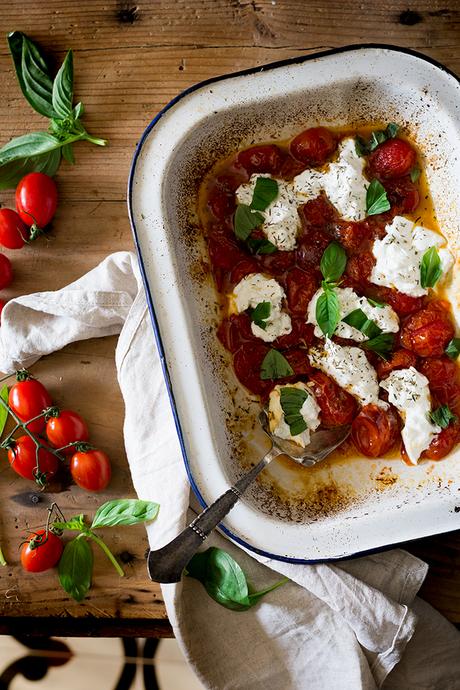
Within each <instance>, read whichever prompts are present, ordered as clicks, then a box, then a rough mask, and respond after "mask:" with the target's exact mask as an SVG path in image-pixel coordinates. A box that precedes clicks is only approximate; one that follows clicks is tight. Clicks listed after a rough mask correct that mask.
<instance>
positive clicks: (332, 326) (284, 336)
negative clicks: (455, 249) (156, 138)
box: [199, 123, 460, 465]
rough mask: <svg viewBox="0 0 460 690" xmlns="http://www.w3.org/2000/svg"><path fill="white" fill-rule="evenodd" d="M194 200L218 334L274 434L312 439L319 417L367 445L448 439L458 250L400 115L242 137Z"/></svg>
mask: <svg viewBox="0 0 460 690" xmlns="http://www.w3.org/2000/svg"><path fill="white" fill-rule="evenodd" d="M199 213H200V221H201V224H202V227H203V231H204V233H205V236H206V240H207V246H208V253H209V262H210V265H211V270H212V273H213V277H214V280H215V285H216V288H217V290H218V292H219V295H220V297H221V303H222V320H221V323H220V326H219V328H218V333H217V335H218V337H219V339H220V341H221V343H222V345H223V346H224V347H225V348H226V349H227V350H228V351H229V352H230V353H231V354H232V357H233V367H234V371H235V374H236V376H237V378H238V380H239V381H240V383H241V384H242V385H243V386H244V387H245V388H246V389H248V390H249V391H250V392H251V393H252V394H255V395H257V396H259V397H260V401H261V404H264V405H266V406H267V408H268V414H269V422H270V429H271V431H272V432H273V433H274V434H276V435H278V436H280V437H281V438H285V439H289V440H291V441H293V442H295V443H297V444H299V445H300V446H306V445H308V442H309V437H310V433H311V432H312V431H314V430H315V429H317V428H318V427H320V426H322V427H333V426H339V425H344V424H352V432H351V439H352V442H353V444H354V446H355V447H356V450H357V451H358V453H359V454H361V455H364V456H367V457H371V458H377V457H382V456H384V455H386V454H387V453H395V452H399V453H400V455H401V457H402V459H403V460H404V461H405V462H407V463H408V464H412V465H416V464H417V463H418V462H420V461H423V460H424V459H431V460H440V459H442V458H444V457H445V456H446V455H448V454H449V453H450V452H451V451H452V449H453V448H454V447H455V446H456V444H457V443H458V442H459V441H460V421H459V420H460V375H459V368H458V364H457V361H456V360H457V357H458V354H459V352H460V339H459V338H456V333H455V325H454V319H453V315H452V309H451V305H450V303H449V302H448V300H447V299H446V298H445V287H446V285H448V283H449V280H450V279H451V274H452V268H453V265H454V258H453V256H452V253H451V252H450V250H449V247H448V246H447V242H446V240H445V238H444V237H443V236H442V234H441V233H440V231H439V228H438V225H437V221H436V218H435V215H434V211H433V207H432V204H431V200H430V196H429V193H428V189H427V185H426V179H425V175H424V172H423V162H422V159H421V157H420V155H419V154H418V152H417V149H416V148H415V146H414V144H413V143H411V141H410V140H408V139H407V137H405V136H404V135H403V133H402V132H401V131H400V129H399V128H398V126H397V125H396V124H394V123H390V124H387V125H386V126H370V125H369V126H367V127H361V128H359V129H357V130H352V129H349V128H348V129H342V130H335V129H334V130H333V129H328V128H325V127H313V128H309V129H306V130H304V131H302V132H300V133H299V134H297V135H296V136H295V137H294V138H293V139H291V140H289V141H277V142H270V143H261V144H260V145H255V146H251V147H250V148H247V149H245V150H241V151H238V152H236V153H234V154H233V155H232V156H230V157H228V158H226V159H225V160H222V161H220V162H218V163H217V165H216V166H214V168H213V170H212V171H211V172H210V173H209V175H208V176H207V177H206V179H205V180H204V181H203V184H202V186H201V190H200V198H199Z"/></svg>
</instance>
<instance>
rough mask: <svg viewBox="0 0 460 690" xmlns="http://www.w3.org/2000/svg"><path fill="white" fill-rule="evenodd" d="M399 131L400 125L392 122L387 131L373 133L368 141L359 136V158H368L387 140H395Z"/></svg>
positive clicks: (357, 144)
mask: <svg viewBox="0 0 460 690" xmlns="http://www.w3.org/2000/svg"><path fill="white" fill-rule="evenodd" d="M398 131H399V127H398V125H396V124H395V123H394V122H390V123H389V124H388V125H387V127H386V129H377V130H374V131H373V132H372V133H371V136H370V138H369V139H368V140H366V139H363V138H362V137H360V136H357V137H356V139H355V148H356V153H357V154H358V156H367V155H369V153H372V151H374V150H375V149H376V148H377V146H378V145H379V144H382V143H383V142H384V141H386V140H387V139H394V138H395V136H396V135H397V133H398Z"/></svg>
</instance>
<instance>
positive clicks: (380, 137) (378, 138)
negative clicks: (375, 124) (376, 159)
mask: <svg viewBox="0 0 460 690" xmlns="http://www.w3.org/2000/svg"><path fill="white" fill-rule="evenodd" d="M386 140H387V135H386V134H385V132H380V131H378V130H376V131H375V132H372V134H371V140H370V142H369V150H370V151H374V150H375V149H376V148H377V146H378V145H379V144H383V142H384V141H386Z"/></svg>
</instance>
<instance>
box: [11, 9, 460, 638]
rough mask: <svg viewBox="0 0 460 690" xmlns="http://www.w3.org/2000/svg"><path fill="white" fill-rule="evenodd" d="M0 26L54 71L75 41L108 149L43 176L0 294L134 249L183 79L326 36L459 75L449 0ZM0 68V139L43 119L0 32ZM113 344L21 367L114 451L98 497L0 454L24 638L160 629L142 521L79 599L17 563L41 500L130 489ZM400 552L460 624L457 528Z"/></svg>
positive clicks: (20, 16) (23, 13)
mask: <svg viewBox="0 0 460 690" xmlns="http://www.w3.org/2000/svg"><path fill="white" fill-rule="evenodd" d="M0 29H1V30H0V36H4V35H5V34H6V33H7V32H8V31H11V30H13V29H20V30H22V31H25V32H26V33H28V34H29V35H30V36H31V37H32V38H33V39H34V40H36V41H38V42H39V43H40V45H41V46H42V48H43V49H44V50H45V51H46V53H47V55H48V57H49V59H50V63H51V64H52V65H55V66H56V65H58V64H59V62H60V61H61V60H62V57H63V55H64V53H65V51H66V50H67V49H68V48H70V47H71V48H73V50H74V53H75V55H74V62H75V71H76V84H75V87H76V95H77V97H78V100H82V101H83V103H84V104H85V107H86V114H85V118H84V121H85V124H86V126H87V129H88V131H90V132H91V133H92V134H94V135H97V136H101V137H106V138H107V139H108V140H109V142H110V144H109V146H108V147H107V149H105V150H101V149H99V148H97V147H95V146H91V145H89V144H86V143H82V144H78V145H77V146H76V147H75V154H76V158H77V164H76V165H75V166H74V167H71V166H69V165H68V164H67V163H63V164H62V166H61V168H60V171H59V174H58V175H57V178H56V180H57V183H58V186H59V193H60V205H59V210H58V213H57V215H56V218H55V221H54V222H53V228H52V234H53V237H52V238H50V239H49V240H44V239H41V240H39V241H38V242H36V243H35V244H34V245H32V246H29V247H26V248H24V249H23V250H21V251H19V252H7V254H8V255H9V256H10V257H11V258H12V261H13V266H14V269H15V276H16V277H15V281H14V283H13V285H12V286H11V288H10V289H8V290H7V291H4V295H3V294H2V297H3V296H5V297H8V298H10V297H12V296H15V295H19V294H25V293H29V292H33V291H38V290H53V289H57V288H59V287H61V286H63V285H65V284H67V283H68V282H69V281H72V280H75V279H76V278H78V277H79V276H80V275H82V274H83V273H85V272H86V271H88V270H89V269H90V268H92V267H93V266H95V265H96V264H97V263H98V262H99V261H100V260H101V259H103V258H104V257H105V256H106V255H107V254H108V253H110V252H112V251H116V250H121V249H131V248H132V240H131V234H130V229H129V222H128V217H127V213H126V205H125V198H126V181H127V175H128V172H129V166H130V161H131V157H132V154H133V152H134V148H135V145H136V142H137V140H138V139H139V137H140V135H141V134H142V131H143V130H144V128H145V126H146V125H147V124H148V122H149V121H150V120H151V119H152V117H153V116H154V115H155V114H156V113H157V112H158V110H160V109H161V108H162V107H163V106H164V105H165V104H166V103H167V102H168V101H169V100H170V99H171V98H172V97H173V96H175V95H176V94H177V93H178V92H179V91H181V90H183V89H184V88H186V87H188V86H190V85H191V84H193V83H195V82H197V81H200V80H202V79H207V78H209V77H212V76H215V75H219V74H223V73H227V72H234V71H237V70H240V69H244V68H247V67H252V66H254V65H260V64H264V63H266V62H271V61H274V60H278V59H283V58H287V57H291V56H295V55H301V54H306V53H311V52H315V51H319V50H324V49H327V48H331V47H335V46H340V45H345V44H350V43H363V42H366V43H369V42H382V41H384V42H386V43H392V44H395V45H401V46H406V47H410V48H413V49H416V50H420V51H422V52H423V53H426V54H427V55H429V56H431V57H433V58H436V59H438V60H440V61H441V62H443V63H445V64H446V65H447V66H448V67H449V68H450V69H452V70H454V71H457V72H460V53H459V51H458V47H459V44H460V7H459V3H458V2H457V0H449V1H447V2H442V1H441V0H421V1H420V2H417V3H415V2H413V1H412V0H404V1H402V2H400V1H396V0H391V1H382V2H379V3H375V2H374V0H364V1H363V2H360V3H354V2H342V1H341V0H335V1H328V0H310V1H309V2H304V1H303V0H195V1H192V2H190V1H189V2H185V1H184V0H176V1H174V2H173V1H172V0H155V1H153V0H150V1H148V2H147V1H145V2H143V1H141V2H138V3H135V2H116V1H114V0H106V1H101V0H80V2H78V3H76V2H73V1H71V0H42V1H41V2H40V3H35V2H31V1H29V2H24V1H23V0H22V1H21V2H19V1H18V0H10V2H8V3H3V6H2V12H1V16H0ZM0 73H1V75H2V80H1V87H0V89H1V95H2V98H1V99H0V142H1V143H2V144H3V143H4V142H6V141H7V140H8V139H9V138H10V137H12V136H17V135H19V134H22V133H25V132H27V131H31V130H34V129H42V128H44V127H45V126H46V122H45V120H44V119H43V118H41V117H40V116H38V115H37V114H35V113H34V112H33V111H32V110H31V109H30V108H29V106H28V105H27V104H26V103H25V101H24V99H23V98H22V95H21V93H20V91H19V88H18V86H17V83H16V79H15V76H14V73H13V70H12V65H11V59H10V57H9V55H8V51H7V47H6V42H4V41H3V39H2V43H1V45H0ZM12 198H13V197H12V194H11V193H1V194H0V202H1V203H2V204H7V205H11V204H12ZM114 347H115V338H106V339H102V340H89V341H85V342H81V343H76V344H74V345H71V346H68V347H66V348H65V349H64V350H62V351H61V352H59V353H56V354H54V355H51V356H49V357H46V358H44V359H43V360H42V361H41V362H39V363H38V364H37V365H36V367H35V368H34V370H35V373H36V374H37V376H39V377H40V378H42V380H43V382H44V383H45V384H46V385H49V387H50V390H51V391H52V393H53V394H54V395H55V397H56V399H57V400H58V401H59V402H60V403H61V404H62V405H64V406H67V407H72V408H74V409H76V410H77V411H78V412H80V413H81V414H82V415H83V416H84V417H86V418H87V419H88V420H89V424H90V430H91V436H92V439H93V440H94V442H95V443H96V444H98V445H100V446H101V447H102V448H104V449H105V450H106V451H107V452H108V453H109V454H110V456H111V457H112V458H113V462H114V479H113V482H112V484H111V487H110V491H107V492H104V494H103V495H100V496H94V495H89V494H85V492H83V491H81V490H79V489H77V488H76V487H70V488H66V489H65V490H63V491H61V492H60V493H59V494H56V495H55V494H51V495H50V494H37V493H36V492H35V491H34V488H33V486H31V485H30V484H29V483H28V482H26V481H25V480H22V479H21V478H19V477H16V475H13V473H12V472H11V471H10V469H9V468H8V467H7V466H6V465H5V461H4V458H0V496H1V499H2V500H1V504H0V505H1V509H0V515H1V528H0V540H1V543H2V544H3V545H4V549H5V553H6V555H7V558H8V560H9V562H10V563H11V565H10V566H9V567H8V568H4V569H2V570H0V615H1V616H2V617H3V618H2V619H1V620H2V622H1V623H0V632H5V631H6V630H8V629H10V630H11V629H13V626H15V629H21V626H22V625H24V622H25V621H26V620H29V621H30V620H31V619H32V622H30V623H29V625H30V628H31V631H33V632H40V631H44V632H55V633H56V634H58V633H59V632H61V634H72V632H73V633H74V634H85V633H86V634H102V633H101V631H104V634H108V632H109V633H110V631H112V633H113V632H114V631H115V633H116V632H117V631H118V630H121V629H124V630H125V632H126V634H136V632H137V633H138V634H142V635H148V634H154V635H163V634H170V628H169V627H168V623H167V620H166V614H165V609H164V605H163V603H162V601H161V595H160V590H159V587H157V586H154V585H152V584H151V583H149V582H148V580H147V578H146V572H145V559H144V554H145V550H146V548H147V541H146V538H145V534H144V530H143V528H142V527H132V528H129V529H128V528H127V529H126V530H124V531H120V532H119V533H111V532H110V531H109V530H106V536H107V540H108V543H109V545H110V546H111V547H112V548H113V549H114V551H115V553H116V554H118V555H119V556H120V555H122V554H123V556H124V557H125V558H126V557H127V554H128V553H130V554H132V556H133V557H134V558H133V559H132V560H130V562H129V563H128V564H127V565H126V566H125V569H126V577H125V578H123V579H119V578H118V577H117V575H116V574H115V573H112V571H111V569H110V568H111V566H110V564H108V563H106V562H105V560H104V556H103V554H102V553H101V554H99V553H98V554H97V555H96V569H95V575H94V586H93V589H92V590H91V593H90V596H89V597H88V599H87V600H85V601H84V602H83V603H82V604H75V603H74V602H72V601H70V600H69V599H68V598H67V597H65V596H64V595H63V593H62V592H61V591H60V590H59V587H58V586H57V581H56V574H55V573H45V574H43V575H37V576H33V577H31V576H29V575H27V576H25V575H24V574H23V573H22V572H21V570H20V568H19V567H18V565H17V562H18V551H17V547H18V544H19V542H20V535H21V531H22V529H23V528H24V527H27V526H30V525H36V524H38V523H40V522H42V521H43V514H44V512H45V508H46V504H47V501H49V500H51V499H55V498H57V499H58V500H59V504H60V505H61V507H62V509H63V510H64V512H67V513H72V512H74V511H75V510H78V511H79V512H80V511H83V512H87V513H88V514H92V513H93V511H94V509H95V506H96V505H97V504H98V503H99V502H102V501H103V500H105V499H107V498H110V497H114V496H120V495H127V494H129V495H133V489H132V486H131V483H130V479H129V472H128V467H127V462H126V457H125V454H124V451H123V438H122V421H123V403H122V400H121V395H120V392H119V389H118V386H117V382H116V377H115V367H114V361H113V353H114ZM37 499H38V503H37V502H36V501H37ZM407 548H408V549H409V550H411V551H413V552H414V553H417V554H418V555H420V556H421V557H422V558H425V559H426V560H427V561H428V562H430V564H431V569H430V574H429V575H428V578H427V581H426V583H425V585H424V587H423V590H422V593H423V595H424V596H425V597H426V598H427V599H428V600H429V601H430V602H431V603H433V604H434V605H435V606H436V607H437V608H438V609H439V610H441V611H442V612H443V613H445V614H446V615H447V616H448V617H449V618H450V620H452V621H454V622H457V623H459V622H460V594H459V592H460V537H459V535H458V533H455V534H449V535H443V536H440V537H435V538H432V539H427V540H423V541H421V542H417V543H413V544H410V545H408V547H407ZM50 617H53V618H51V619H50ZM72 621H74V623H72ZM63 631H64V632H63Z"/></svg>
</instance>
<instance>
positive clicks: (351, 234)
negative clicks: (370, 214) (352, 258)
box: [333, 220, 371, 253]
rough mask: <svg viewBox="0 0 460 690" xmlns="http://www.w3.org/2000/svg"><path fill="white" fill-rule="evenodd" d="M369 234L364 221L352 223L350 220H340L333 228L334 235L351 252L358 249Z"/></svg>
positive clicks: (367, 226)
mask: <svg viewBox="0 0 460 690" xmlns="http://www.w3.org/2000/svg"><path fill="white" fill-rule="evenodd" d="M370 234H371V231H370V228H369V225H368V223H367V222H366V221H361V222H359V223H354V222H352V221H345V220H340V221H338V222H337V224H336V226H335V228H334V230H333V235H334V237H335V238H336V239H337V240H338V241H339V242H340V244H342V245H343V246H344V247H345V249H346V250H347V251H348V252H351V253H354V252H356V251H358V249H359V247H360V246H361V244H362V243H363V241H364V240H365V239H366V238H367V237H369V236H370Z"/></svg>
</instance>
